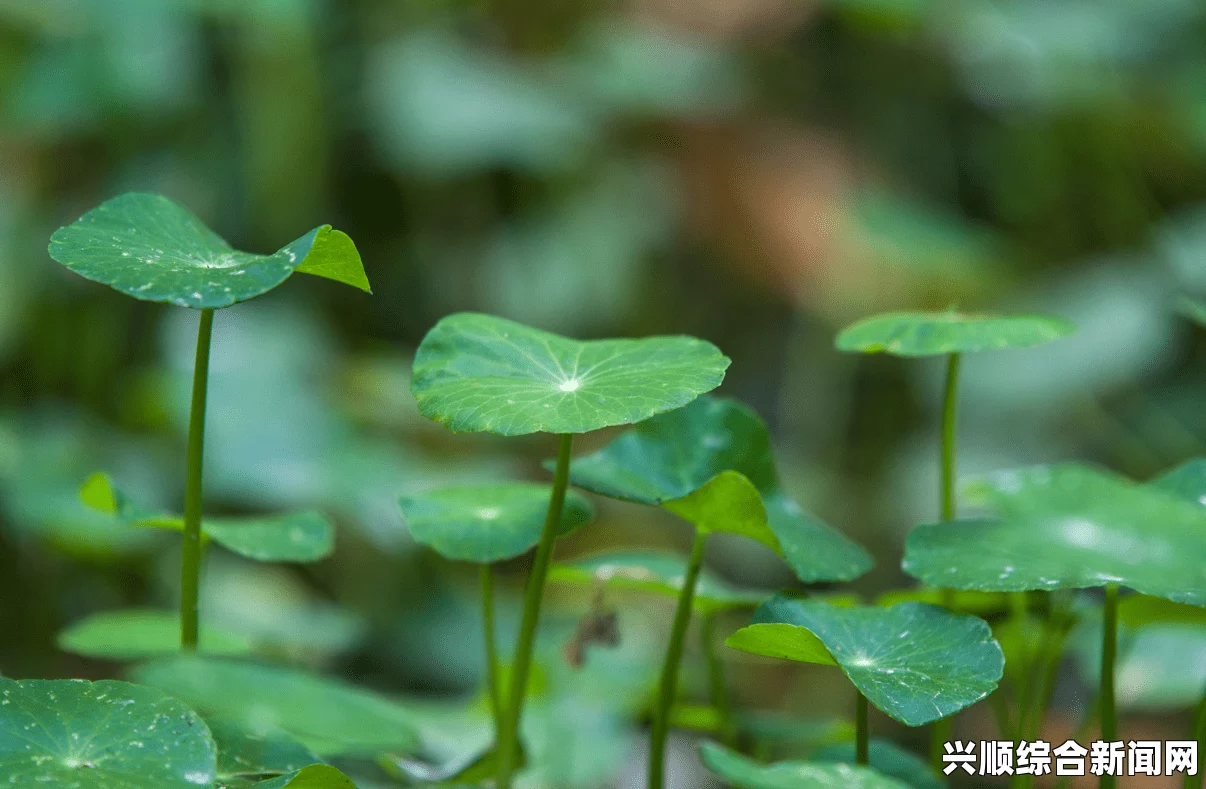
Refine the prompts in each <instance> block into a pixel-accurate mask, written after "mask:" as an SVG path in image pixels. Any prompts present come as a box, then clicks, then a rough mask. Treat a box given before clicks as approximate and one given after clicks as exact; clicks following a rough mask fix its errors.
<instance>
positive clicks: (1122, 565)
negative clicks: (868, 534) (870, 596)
mask: <svg viewBox="0 0 1206 789" xmlns="http://www.w3.org/2000/svg"><path fill="white" fill-rule="evenodd" d="M967 490H968V492H969V494H970V498H971V499H972V500H973V501H976V500H978V501H980V502H981V503H983V504H984V505H986V506H988V507H989V508H991V509H992V510H993V511H994V512H995V519H994V520H979V521H960V522H955V523H936V524H927V525H922V526H917V527H915V528H914V529H913V530H912V532H910V534H909V537H908V540H907V542H906V544H905V556H904V562H903V563H902V567H903V568H904V571H905V572H906V573H908V574H909V575H912V576H913V577H915V578H917V579H919V580H921V581H924V582H925V583H928V584H933V585H934V586H944V587H950V588H954V589H977V590H981V591H991V592H1018V591H1026V590H1033V589H1041V590H1052V589H1082V588H1089V587H1096V586H1104V585H1106V584H1108V583H1117V584H1122V585H1124V586H1129V587H1130V588H1132V589H1135V590H1136V591H1139V592H1143V593H1144V594H1150V595H1155V596H1157V597H1165V598H1168V599H1169V600H1174V601H1177V602H1182V603H1191V604H1194V605H1206V565H1204V564H1203V563H1202V562H1201V561H1200V559H1199V557H1201V556H1204V555H1206V509H1204V508H1203V507H1201V506H1200V505H1197V504H1192V503H1189V502H1187V501H1183V500H1180V499H1178V498H1176V497H1174V496H1170V495H1169V494H1167V493H1165V492H1163V491H1161V490H1159V489H1158V488H1155V487H1152V486H1147V485H1136V484H1133V483H1131V482H1130V481H1128V480H1126V479H1125V478H1123V477H1120V476H1117V475H1114V474H1110V473H1107V472H1104V471H1099V470H1096V469H1093V468H1089V467H1086V466H1081V465H1077V464H1073V463H1068V464H1061V465H1056V466H1037V467H1032V468H1027V469H1021V470H1018V471H1010V472H1003V473H1000V474H996V475H994V476H992V477H990V478H989V479H988V480H986V481H985V482H983V483H980V484H978V485H975V486H969V487H968V488H967Z"/></svg>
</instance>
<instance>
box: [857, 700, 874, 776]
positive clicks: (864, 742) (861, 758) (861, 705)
mask: <svg viewBox="0 0 1206 789" xmlns="http://www.w3.org/2000/svg"><path fill="white" fill-rule="evenodd" d="M854 693H855V695H857V696H858V698H857V699H856V700H855V703H854V763H855V764H862V765H866V764H868V762H869V759H870V757H869V755H868V754H869V751H870V742H871V735H870V727H869V726H868V725H867V697H866V696H864V695H863V694H862V692H861V691H859V690H858V689H857V688H856V689H855V691H854Z"/></svg>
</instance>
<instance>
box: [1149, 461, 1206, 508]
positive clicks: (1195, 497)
mask: <svg viewBox="0 0 1206 789" xmlns="http://www.w3.org/2000/svg"><path fill="white" fill-rule="evenodd" d="M1149 484H1151V486H1152V487H1155V488H1159V489H1160V490H1162V491H1164V492H1165V493H1168V494H1171V495H1173V496H1176V497H1177V498H1179V499H1185V500H1186V501H1189V502H1192V503H1193V504H1197V505H1199V506H1206V458H1190V459H1189V460H1187V461H1185V462H1184V463H1182V464H1181V465H1179V466H1176V467H1175V468H1171V469H1169V470H1168V471H1166V472H1164V473H1163V474H1161V475H1160V476H1158V477H1156V478H1155V479H1153V480H1152V481H1151V483H1149Z"/></svg>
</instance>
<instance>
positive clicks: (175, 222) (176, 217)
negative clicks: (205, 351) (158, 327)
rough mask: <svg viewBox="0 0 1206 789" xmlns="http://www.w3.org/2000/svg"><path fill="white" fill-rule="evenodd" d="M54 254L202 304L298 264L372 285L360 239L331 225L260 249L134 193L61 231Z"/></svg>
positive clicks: (131, 287)
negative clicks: (243, 247) (239, 244)
mask: <svg viewBox="0 0 1206 789" xmlns="http://www.w3.org/2000/svg"><path fill="white" fill-rule="evenodd" d="M50 256H51V257H52V258H54V259H55V260H57V261H58V262H60V263H62V264H63V265H65V266H67V268H69V269H71V270H72V271H74V272H75V273H77V274H79V275H81V276H83V277H86V278H88V279H91V280H95V281H96V282H100V283H103V284H105V285H109V286H110V287H112V288H114V289H116V290H119V291H121V292H122V293H125V294H128V295H130V296H133V297H134V298H137V299H143V300H146V301H159V302H166V303H169V304H175V305H178V306H181V307H194V308H197V309H201V308H219V307H229V306H230V305H231V304H235V303H237V302H240V301H246V300H248V299H251V298H255V297H256V296H259V295H261V294H263V293H266V292H268V291H270V290H272V289H273V288H275V287H276V286H277V285H279V284H281V283H282V282H284V281H285V280H286V279H287V278H288V277H289V275H290V274H292V273H293V272H294V271H305V272H308V273H312V274H317V275H319V276H323V277H328V278H330V279H335V280H338V281H340V282H345V283H347V284H349V285H353V286H355V287H359V288H361V289H364V290H367V289H368V280H367V278H365V275H364V268H363V266H362V264H361V262H360V256H359V254H357V252H356V247H355V245H354V244H352V241H351V239H350V238H348V237H347V236H346V235H344V234H343V233H340V232H339V231H336V230H332V229H331V226H330V225H323V226H321V227H318V228H315V229H314V230H311V231H310V232H309V233H307V234H306V235H304V236H302V237H301V238H299V239H297V240H296V241H293V242H292V243H290V244H288V245H287V246H285V247H284V248H282V249H281V250H280V251H278V252H276V253H274V254H272V255H253V254H250V253H247V252H239V251H236V250H235V249H233V248H232V247H231V246H230V245H229V244H227V243H226V241H224V240H223V239H222V238H221V237H219V236H218V235H217V234H216V233H214V232H213V231H212V230H210V229H209V228H208V227H206V226H205V224H204V223H203V222H202V221H201V220H200V219H198V218H197V217H196V216H194V215H193V214H192V213H191V212H190V211H188V209H186V208H184V207H183V206H181V205H179V204H178V203H175V202H173V201H172V200H169V199H168V198H166V197H163V196H161V195H153V194H142V193H134V192H132V193H129V194H124V195H121V196H119V197H115V198H113V199H112V200H109V201H107V202H105V203H103V204H101V205H100V206H98V207H97V208H94V209H92V210H91V211H89V212H88V213H86V214H84V216H82V217H81V218H80V219H79V220H77V221H76V222H75V223H73V224H71V225H68V226H66V227H63V228H60V229H59V230H57V231H56V232H55V234H54V235H53V236H52V237H51V239H50Z"/></svg>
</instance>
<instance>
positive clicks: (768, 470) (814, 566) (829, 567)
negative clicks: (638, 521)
mask: <svg viewBox="0 0 1206 789" xmlns="http://www.w3.org/2000/svg"><path fill="white" fill-rule="evenodd" d="M726 471H734V472H738V473H740V474H742V475H744V476H745V477H746V478H747V479H748V480H749V481H750V482H751V483H753V486H754V487H755V488H757V490H758V492H759V493H760V494H761V496H762V503H763V506H764V508H765V511H766V519H767V523H768V525H769V526H770V531H771V532H772V533H773V534H774V537H775V542H777V545H775V544H774V542H772V541H770V540H768V539H761V541H762V542H764V543H766V544H768V545H770V546H771V547H772V548H775V549H776V550H777V551H779V552H780V553H781V554H782V556H783V558H784V560H785V561H786V562H787V564H788V565H789V566H790V567H791V568H792V570H793V571H794V572H795V574H796V576H797V577H799V578H800V580H802V581H804V582H806V583H815V582H822V581H848V580H852V579H854V578H857V577H858V576H860V575H862V574H863V573H865V572H867V571H868V570H870V569H871V565H872V562H871V557H870V556H868V555H867V553H866V552H865V551H864V550H863V549H862V548H860V547H859V546H858V545H856V544H855V543H854V542H852V541H850V540H849V539H847V538H846V537H845V536H844V535H842V534H841V533H840V532H837V531H836V530H834V529H832V528H830V527H829V526H827V525H826V524H824V523H822V522H821V521H819V520H817V519H816V518H814V517H813V516H812V515H810V514H809V513H807V512H805V511H804V510H803V508H801V507H800V505H799V504H797V503H796V502H795V501H794V500H792V499H791V498H790V497H789V496H787V495H786V494H785V493H783V492H782V491H781V490H780V488H779V481H778V477H777V475H776V473H775V465H774V458H773V456H772V455H771V449H770V434H769V432H768V431H767V429H766V423H764V422H763V421H762V419H761V418H760V417H759V416H758V415H757V414H755V413H754V412H753V411H751V410H750V409H749V408H747V407H746V406H744V405H742V404H741V403H739V402H737V401H735V400H730V399H727V398H718V397H712V396H709V395H704V396H702V397H700V398H698V399H697V400H695V401H694V402H692V403H691V404H690V405H688V406H686V407H685V408H680V409H678V410H675V411H671V412H669V413H666V414H661V415H659V416H655V417H653V418H652V419H649V420H646V421H644V422H641V423H639V424H637V425H635V426H634V427H633V428H632V429H630V430H628V431H626V432H625V433H623V434H622V435H621V436H619V437H618V438H617V439H616V440H614V441H612V442H611V443H610V444H608V445H607V446H606V447H604V448H603V449H601V450H599V451H598V452H595V453H592V454H590V455H587V456H585V457H582V458H577V459H575V460H574V462H573V464H572V465H571V466H570V481H571V482H573V483H574V484H575V485H577V486H579V487H582V488H586V489H587V490H590V491H593V492H595V493H599V494H601V495H604V496H610V497H612V498H617V499H623V500H624V501H635V502H637V503H640V504H649V505H661V506H666V503H667V502H669V501H671V500H674V499H682V498H683V497H686V496H689V495H690V494H692V493H694V492H695V491H697V490H699V489H700V488H702V487H703V486H704V485H706V484H708V483H709V482H710V481H711V480H712V479H713V478H715V477H716V476H717V475H718V474H721V473H722V472H726ZM668 508H669V507H668ZM751 536H752V535H751ZM755 539H760V538H759V537H755Z"/></svg>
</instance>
